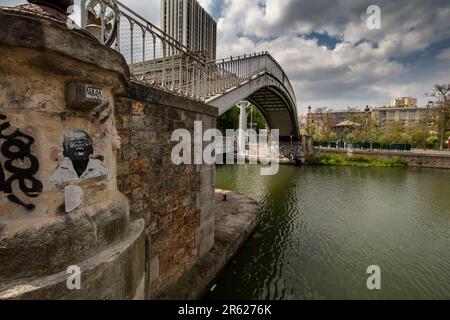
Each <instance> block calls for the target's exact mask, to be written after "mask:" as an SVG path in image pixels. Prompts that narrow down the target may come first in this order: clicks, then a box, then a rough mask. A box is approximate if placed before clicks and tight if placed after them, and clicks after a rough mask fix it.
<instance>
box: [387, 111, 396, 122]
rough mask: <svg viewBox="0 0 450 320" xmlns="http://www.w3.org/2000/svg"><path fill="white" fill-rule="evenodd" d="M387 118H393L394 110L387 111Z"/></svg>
mask: <svg viewBox="0 0 450 320" xmlns="http://www.w3.org/2000/svg"><path fill="white" fill-rule="evenodd" d="M387 119H388V120H394V119H395V111H389V112H388V113H387Z"/></svg>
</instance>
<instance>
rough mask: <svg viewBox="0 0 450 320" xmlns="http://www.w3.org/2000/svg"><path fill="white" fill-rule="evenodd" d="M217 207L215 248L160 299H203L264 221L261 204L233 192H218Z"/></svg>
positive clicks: (216, 197) (216, 195)
mask: <svg viewBox="0 0 450 320" xmlns="http://www.w3.org/2000/svg"><path fill="white" fill-rule="evenodd" d="M224 194H226V197H227V201H223V195H224ZM215 205H216V207H215V211H216V229H215V244H214V248H213V249H212V250H211V251H210V252H209V253H207V254H206V255H205V256H204V257H203V258H201V259H200V261H199V262H198V263H197V264H196V265H195V266H194V267H193V268H192V269H191V270H189V271H188V272H186V273H185V274H184V276H183V277H181V278H180V280H178V282H177V283H176V284H175V285H174V286H172V287H171V288H169V289H168V290H166V291H165V292H164V293H163V294H162V295H160V296H159V297H158V299H161V300H196V299H201V298H202V297H203V296H204V295H205V294H206V293H207V292H208V289H209V287H210V286H211V285H212V283H213V282H214V281H215V280H216V279H217V277H218V276H219V275H220V273H221V272H222V270H223V269H224V268H225V267H226V265H227V264H228V262H230V260H231V258H232V257H233V256H234V255H235V254H236V253H237V252H238V251H239V249H240V248H241V246H242V245H243V244H244V242H245V241H246V240H247V239H248V238H249V237H250V235H251V234H252V233H253V231H254V230H255V228H256V226H257V225H258V223H259V221H260V218H261V216H260V206H259V204H258V202H256V201H255V200H253V199H251V198H248V197H245V196H242V195H238V194H236V193H233V192H230V191H225V190H219V189H217V190H216V194H215Z"/></svg>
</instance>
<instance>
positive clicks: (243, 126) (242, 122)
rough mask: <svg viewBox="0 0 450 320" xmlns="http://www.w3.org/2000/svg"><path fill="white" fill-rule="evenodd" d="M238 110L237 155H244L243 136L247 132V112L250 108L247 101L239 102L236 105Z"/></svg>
mask: <svg viewBox="0 0 450 320" xmlns="http://www.w3.org/2000/svg"><path fill="white" fill-rule="evenodd" d="M237 106H238V107H239V110H240V115H239V137H238V155H245V135H246V132H247V112H246V109H247V108H248V107H249V106H250V103H249V102H247V101H241V102H239V103H238V104H237Z"/></svg>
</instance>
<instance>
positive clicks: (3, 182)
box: [0, 114, 43, 211]
mask: <svg viewBox="0 0 450 320" xmlns="http://www.w3.org/2000/svg"><path fill="white" fill-rule="evenodd" d="M6 120H7V117H6V116H5V115H3V114H0V121H1V123H0V143H1V153H2V155H3V157H5V158H6V159H7V160H6V161H5V162H4V163H0V192H3V193H5V194H6V195H7V198H8V200H9V201H11V202H13V203H15V204H17V205H20V206H22V207H24V208H25V209H27V210H29V211H31V210H34V209H35V205H34V204H27V203H25V202H24V201H23V200H21V199H20V198H19V197H18V196H17V195H16V194H15V192H14V190H13V189H14V188H13V186H14V183H15V182H17V184H18V187H19V189H20V191H22V193H23V194H24V195H25V196H27V197H29V198H36V197H38V196H39V195H40V194H41V193H42V189H43V185H42V182H41V181H39V180H38V179H37V178H36V177H34V175H35V174H37V173H38V171H39V160H38V159H37V158H36V157H35V156H33V155H32V154H31V150H30V148H31V146H32V145H33V143H34V138H33V137H31V136H29V135H26V134H24V133H23V132H21V131H20V130H19V129H17V128H13V127H11V124H10V123H9V122H7V121H6ZM5 170H6V172H7V173H9V174H10V175H9V177H8V178H7V176H6V174H5Z"/></svg>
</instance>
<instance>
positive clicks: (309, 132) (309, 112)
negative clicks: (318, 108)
mask: <svg viewBox="0 0 450 320" xmlns="http://www.w3.org/2000/svg"><path fill="white" fill-rule="evenodd" d="M310 114H311V105H309V106H308V117H307V120H308V121H307V122H308V136H309V135H311V129H310V127H309V116H310Z"/></svg>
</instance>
